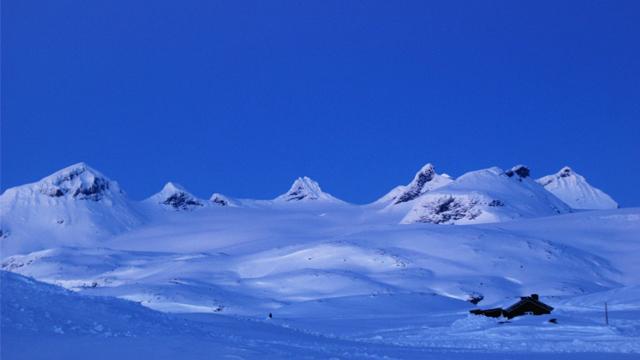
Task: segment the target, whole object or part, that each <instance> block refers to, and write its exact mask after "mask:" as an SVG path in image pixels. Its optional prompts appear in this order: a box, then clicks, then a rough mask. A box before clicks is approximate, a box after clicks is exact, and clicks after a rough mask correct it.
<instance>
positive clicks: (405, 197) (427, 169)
mask: <svg viewBox="0 0 640 360" xmlns="http://www.w3.org/2000/svg"><path fill="white" fill-rule="evenodd" d="M452 181H453V180H452V179H451V177H450V176H449V175H445V174H438V173H436V169H435V166H433V164H431V163H427V164H426V165H424V166H423V167H422V168H421V169H420V170H419V171H418V172H417V173H416V175H415V176H414V177H413V180H412V181H411V182H410V183H409V184H408V185H405V186H398V187H396V188H395V189H393V190H391V191H390V192H389V193H387V194H386V195H385V196H383V197H382V198H380V200H378V201H377V202H378V203H380V202H383V203H391V204H394V205H397V204H402V203H407V202H409V201H412V200H415V199H416V198H418V197H420V196H421V195H422V194H424V193H426V192H428V191H431V190H435V189H437V188H440V187H443V186H445V185H447V184H449V183H450V182H452Z"/></svg>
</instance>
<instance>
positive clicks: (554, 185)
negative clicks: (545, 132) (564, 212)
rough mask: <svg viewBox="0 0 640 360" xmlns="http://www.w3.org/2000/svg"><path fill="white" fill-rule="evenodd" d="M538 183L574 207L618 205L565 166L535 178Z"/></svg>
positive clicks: (607, 207)
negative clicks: (554, 172)
mask: <svg viewBox="0 0 640 360" xmlns="http://www.w3.org/2000/svg"><path fill="white" fill-rule="evenodd" d="M537 181H538V183H540V185H542V186H544V188H545V189H547V190H548V191H550V192H551V193H553V194H554V195H555V196H557V197H558V198H560V200H562V201H564V202H565V203H567V204H568V205H569V206H571V207H572V208H574V209H615V208H617V207H618V203H616V202H615V201H614V200H613V199H612V198H611V197H610V196H609V195H607V194H605V193H604V192H603V191H602V190H600V189H597V188H595V187H593V186H591V185H590V184H589V183H588V182H587V180H586V179H585V178H584V177H583V176H582V175H580V174H577V173H576V172H574V171H573V170H571V168H570V167H568V166H565V167H563V168H562V169H561V170H560V171H558V172H557V173H556V174H553V175H547V176H544V177H541V178H540V179H538V180H537Z"/></svg>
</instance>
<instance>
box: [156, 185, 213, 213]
mask: <svg viewBox="0 0 640 360" xmlns="http://www.w3.org/2000/svg"><path fill="white" fill-rule="evenodd" d="M150 200H151V202H154V203H157V204H161V205H164V206H167V207H170V208H173V209H175V210H193V209H195V208H198V207H202V206H204V203H203V202H202V201H201V200H200V199H198V198H197V197H195V196H193V195H192V194H191V193H189V192H188V191H187V190H185V189H184V188H183V187H182V186H180V185H178V184H176V183H173V182H168V183H166V184H165V185H164V187H163V188H162V190H161V191H160V192H159V193H157V194H155V195H153V196H152V197H151V198H150Z"/></svg>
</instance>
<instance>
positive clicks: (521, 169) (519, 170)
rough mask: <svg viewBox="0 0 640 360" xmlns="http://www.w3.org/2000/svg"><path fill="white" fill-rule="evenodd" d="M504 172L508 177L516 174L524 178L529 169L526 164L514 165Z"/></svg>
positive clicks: (528, 174)
mask: <svg viewBox="0 0 640 360" xmlns="http://www.w3.org/2000/svg"><path fill="white" fill-rule="evenodd" d="M504 174H505V175H507V176H508V177H513V176H514V175H517V176H518V177H520V178H523V179H524V178H527V177H529V176H530V175H531V170H529V167H527V166H524V165H516V166H514V167H512V168H511V169H509V170H507V171H505V172H504Z"/></svg>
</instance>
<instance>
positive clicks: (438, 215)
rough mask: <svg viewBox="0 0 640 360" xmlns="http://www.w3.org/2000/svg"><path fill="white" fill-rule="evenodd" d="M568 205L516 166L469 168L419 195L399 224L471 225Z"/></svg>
mask: <svg viewBox="0 0 640 360" xmlns="http://www.w3.org/2000/svg"><path fill="white" fill-rule="evenodd" d="M570 211H571V210H570V208H569V207H568V206H567V205H566V204H564V203H563V202H562V201H560V200H559V199H558V198H556V197H555V196H553V195H552V194H551V193H549V192H548V191H546V190H545V189H544V188H543V187H542V186H540V185H539V184H538V183H536V182H535V181H533V180H532V179H531V178H530V177H529V169H528V168H526V167H525V166H522V165H519V166H516V167H514V168H512V169H511V170H507V171H502V170H501V169H499V168H495V167H494V168H489V169H485V170H478V171H472V172H469V173H466V174H464V175H463V176H461V177H460V178H458V179H457V180H455V181H454V182H452V183H450V184H449V185H447V186H444V187H441V188H439V189H436V190H433V191H430V192H428V193H426V194H424V195H423V196H421V197H420V198H419V199H418V200H417V201H416V203H415V205H414V206H413V207H412V208H411V210H410V211H409V213H408V214H407V215H406V216H405V217H404V219H403V220H402V223H416V222H423V223H433V224H471V223H489V222H500V221H506V220H513V219H518V218H528V217H539V216H549V215H556V214H562V213H567V212H570Z"/></svg>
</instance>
